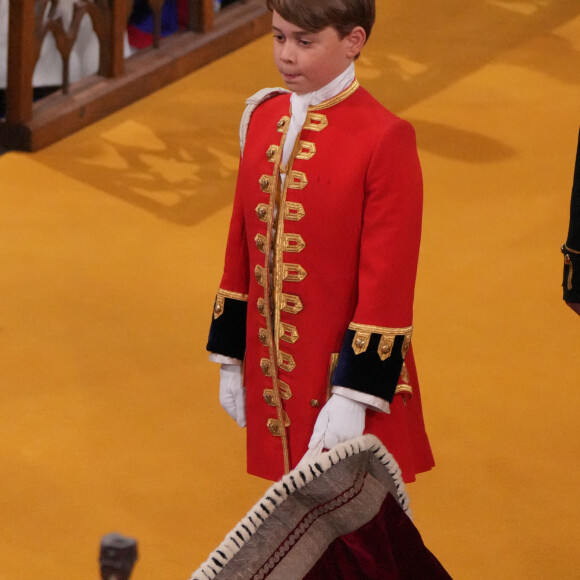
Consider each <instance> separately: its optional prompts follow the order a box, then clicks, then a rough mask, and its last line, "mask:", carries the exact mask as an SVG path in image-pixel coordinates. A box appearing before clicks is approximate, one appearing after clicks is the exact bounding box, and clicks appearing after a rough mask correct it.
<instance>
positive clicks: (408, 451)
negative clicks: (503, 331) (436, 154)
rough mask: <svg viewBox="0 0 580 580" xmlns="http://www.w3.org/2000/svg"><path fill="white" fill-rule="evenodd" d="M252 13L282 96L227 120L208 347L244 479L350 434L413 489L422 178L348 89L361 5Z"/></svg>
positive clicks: (377, 109)
mask: <svg viewBox="0 0 580 580" xmlns="http://www.w3.org/2000/svg"><path fill="white" fill-rule="evenodd" d="M267 5H268V8H269V9H270V10H271V11H272V29H273V33H274V60H275V62H276V65H277V67H278V69H279V71H280V74H281V75H282V77H283V79H284V81H285V83H286V85H287V86H288V88H289V89H290V90H291V91H292V94H291V95H289V94H287V93H284V92H283V90H282V89H280V90H270V91H269V94H267V95H264V92H261V93H259V94H258V96H257V97H256V98H254V99H250V100H249V101H248V102H249V103H251V104H250V106H249V109H247V111H246V114H245V115H244V119H243V121H242V130H241V133H242V156H241V161H240V168H239V175H238V183H237V188H236V196H235V201H234V209H233V215H232V221H231V225H230V232H229V236H228V243H227V249H226V258H225V268H224V274H223V277H222V281H221V284H220V287H219V289H218V293H217V297H216V301H215V306H214V315H213V320H212V325H211V329H210V335H209V341H208V350H209V351H210V352H211V353H212V355H210V358H211V360H214V361H215V362H219V363H221V364H222V366H221V373H220V374H221V383H220V401H221V403H222V406H224V408H225V409H226V410H227V411H228V413H229V414H230V415H231V416H232V417H233V418H234V419H236V420H237V421H238V423H239V424H240V425H241V426H245V425H246V417H247V428H248V431H247V446H248V471H249V472H250V473H252V474H254V475H258V476H261V477H265V478H267V479H278V478H279V477H281V475H282V474H283V473H284V472H288V471H289V470H290V469H292V468H293V467H295V466H296V464H297V463H298V462H299V460H300V459H301V458H302V456H303V455H304V454H305V452H306V451H307V449H308V448H309V447H310V453H311V454H314V453H315V452H317V451H320V450H321V449H322V448H331V447H333V446H334V445H336V444H338V443H340V442H343V441H346V440H349V439H351V438H354V437H357V436H359V435H361V434H362V433H363V431H365V432H369V433H373V434H375V435H377V436H378V437H379V438H380V439H381V440H382V441H383V442H384V443H385V445H386V447H387V448H388V449H389V451H391V453H393V455H394V456H395V458H396V459H397V461H398V462H399V464H400V466H401V469H402V471H403V476H404V478H405V480H406V481H413V480H414V479H415V474H416V473H419V472H421V471H425V470H428V469H430V468H431V467H432V466H433V457H432V455H431V450H430V447H429V442H428V440H427V436H426V434H425V428H424V425H423V417H422V411H421V401H420V396H419V392H418V383H417V376H416V372H415V365H414V361H413V354H412V351H411V348H410V342H411V333H412V326H411V325H412V305H413V291H414V285H415V275H416V268H417V259H418V252H419V240H420V232H421V209H422V180H421V170H420V166H419V161H418V158H417V151H416V144H415V136H414V132H413V129H412V127H411V126H410V125H409V124H408V123H406V122H404V121H402V120H400V119H398V118H397V117H395V116H394V115H393V114H391V113H390V112H388V111H387V110H386V109H384V108H383V107H382V105H380V104H379V103H378V102H377V101H375V100H374V99H373V98H372V97H371V96H370V94H369V93H368V92H366V91H365V90H364V89H363V88H362V87H360V86H359V84H358V82H357V81H356V79H355V74H354V61H355V60H356V58H357V57H358V55H359V53H360V51H361V49H362V47H363V45H364V44H365V42H366V40H367V38H368V36H369V35H370V32H371V29H372V26H373V24H374V18H375V4H374V0H317V1H316V2H312V0H267ZM267 92H268V91H267ZM246 131H247V135H246ZM242 360H243V361H244V364H243V369H242V366H241V361H242ZM404 363H405V364H404ZM242 373H243V378H242ZM246 387H247V390H246Z"/></svg>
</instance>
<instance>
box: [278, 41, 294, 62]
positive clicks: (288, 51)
mask: <svg viewBox="0 0 580 580" xmlns="http://www.w3.org/2000/svg"><path fill="white" fill-rule="evenodd" d="M280 58H281V59H282V60H283V61H284V62H294V60H295V51H294V49H293V48H292V46H291V45H290V43H288V42H286V43H284V46H283V47H282V48H281V50H280Z"/></svg>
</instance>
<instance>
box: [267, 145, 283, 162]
mask: <svg viewBox="0 0 580 580" xmlns="http://www.w3.org/2000/svg"><path fill="white" fill-rule="evenodd" d="M279 152H280V147H279V146H278V145H270V147H268V150H267V151H266V159H267V160H268V161H269V162H270V163H277V162H278V161H279V159H278V154H279Z"/></svg>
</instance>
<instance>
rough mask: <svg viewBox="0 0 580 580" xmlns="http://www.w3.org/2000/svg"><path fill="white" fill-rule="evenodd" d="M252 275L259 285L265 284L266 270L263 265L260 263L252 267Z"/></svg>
mask: <svg viewBox="0 0 580 580" xmlns="http://www.w3.org/2000/svg"><path fill="white" fill-rule="evenodd" d="M254 276H255V277H256V281H257V282H258V284H259V285H260V286H265V285H266V270H265V269H264V267H263V266H260V264H258V265H257V266H256V267H255V268H254Z"/></svg>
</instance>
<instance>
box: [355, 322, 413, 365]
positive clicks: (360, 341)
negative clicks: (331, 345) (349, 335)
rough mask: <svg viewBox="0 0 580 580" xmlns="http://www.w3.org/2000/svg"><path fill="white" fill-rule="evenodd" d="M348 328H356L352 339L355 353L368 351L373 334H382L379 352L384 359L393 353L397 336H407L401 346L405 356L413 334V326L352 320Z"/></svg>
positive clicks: (402, 354) (402, 353)
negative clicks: (361, 322) (374, 324)
mask: <svg viewBox="0 0 580 580" xmlns="http://www.w3.org/2000/svg"><path fill="white" fill-rule="evenodd" d="M348 329H349V330H354V332H355V334H354V339H353V341H352V349H353V350H354V353H355V354H361V353H363V352H366V350H367V349H368V347H369V343H370V341H371V335H373V334H380V335H381V340H380V342H379V348H378V349H377V353H378V355H379V357H380V359H381V360H382V361H385V360H387V359H388V358H389V357H390V356H391V354H392V353H393V346H394V344H395V338H397V336H404V337H405V339H404V340H403V346H402V348H401V356H402V357H403V358H405V356H407V351H408V350H409V347H410V345H411V336H412V334H413V327H412V326H405V327H404V328H388V327H384V326H370V325H367V324H357V323H355V322H351V323H350V324H349V325H348Z"/></svg>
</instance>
